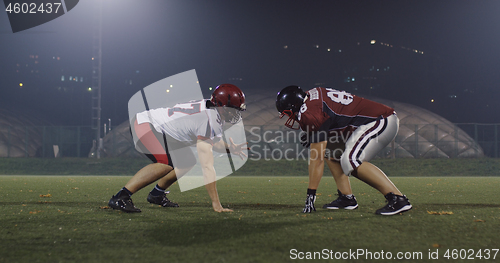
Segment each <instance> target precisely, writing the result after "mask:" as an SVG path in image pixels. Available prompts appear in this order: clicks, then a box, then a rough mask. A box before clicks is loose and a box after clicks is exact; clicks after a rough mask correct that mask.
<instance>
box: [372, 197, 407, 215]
mask: <svg viewBox="0 0 500 263" xmlns="http://www.w3.org/2000/svg"><path fill="white" fill-rule="evenodd" d="M385 199H387V205H385V206H384V207H382V208H380V209H379V210H377V211H376V212H375V214H377V215H383V216H391V215H395V214H398V213H403V212H406V211H408V210H410V209H411V208H412V206H411V204H410V201H409V200H408V198H406V195H403V196H401V195H395V194H393V193H388V194H387V195H386V196H385Z"/></svg>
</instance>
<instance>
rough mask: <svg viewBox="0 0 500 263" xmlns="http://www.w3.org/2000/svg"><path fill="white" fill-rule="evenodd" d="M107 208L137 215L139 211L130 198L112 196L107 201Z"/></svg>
mask: <svg viewBox="0 0 500 263" xmlns="http://www.w3.org/2000/svg"><path fill="white" fill-rule="evenodd" d="M108 205H109V207H111V208H113V209H117V210H122V211H124V212H127V213H139V212H141V209H139V208H137V207H135V205H134V203H132V199H131V198H130V196H113V197H111V199H109V203H108Z"/></svg>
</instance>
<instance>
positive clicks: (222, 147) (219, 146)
mask: <svg viewBox="0 0 500 263" xmlns="http://www.w3.org/2000/svg"><path fill="white" fill-rule="evenodd" d="M228 148H229V147H228V145H227V144H226V143H225V142H224V141H222V140H220V141H219V142H217V143H215V144H214V146H213V148H212V149H213V150H214V151H216V152H219V153H225V152H227V149H228Z"/></svg>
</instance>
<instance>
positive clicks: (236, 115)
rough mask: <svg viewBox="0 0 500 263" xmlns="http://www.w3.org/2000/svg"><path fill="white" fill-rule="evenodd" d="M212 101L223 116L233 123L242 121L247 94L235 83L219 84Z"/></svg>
mask: <svg viewBox="0 0 500 263" xmlns="http://www.w3.org/2000/svg"><path fill="white" fill-rule="evenodd" d="M210 102H211V103H212V104H213V105H214V106H215V107H217V110H218V111H219V114H220V115H221V117H222V118H223V119H224V120H225V121H227V122H230V123H231V124H236V123H238V122H239V121H241V112H242V111H244V110H246V105H245V94H244V93H243V91H241V90H240V88H238V87H236V86H235V85H233V84H222V85H219V86H217V87H216V88H215V90H214V92H213V93H212V96H211V98H210Z"/></svg>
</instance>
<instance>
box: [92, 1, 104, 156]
mask: <svg viewBox="0 0 500 263" xmlns="http://www.w3.org/2000/svg"><path fill="white" fill-rule="evenodd" d="M93 34H94V35H93V38H92V105H91V107H92V120H91V122H92V129H94V130H95V131H96V140H95V141H96V144H97V145H96V146H97V147H96V148H94V149H95V156H96V157H97V159H99V158H101V150H102V140H101V129H100V127H101V69H102V63H101V58H102V1H100V0H98V12H97V29H94V33H93Z"/></svg>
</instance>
